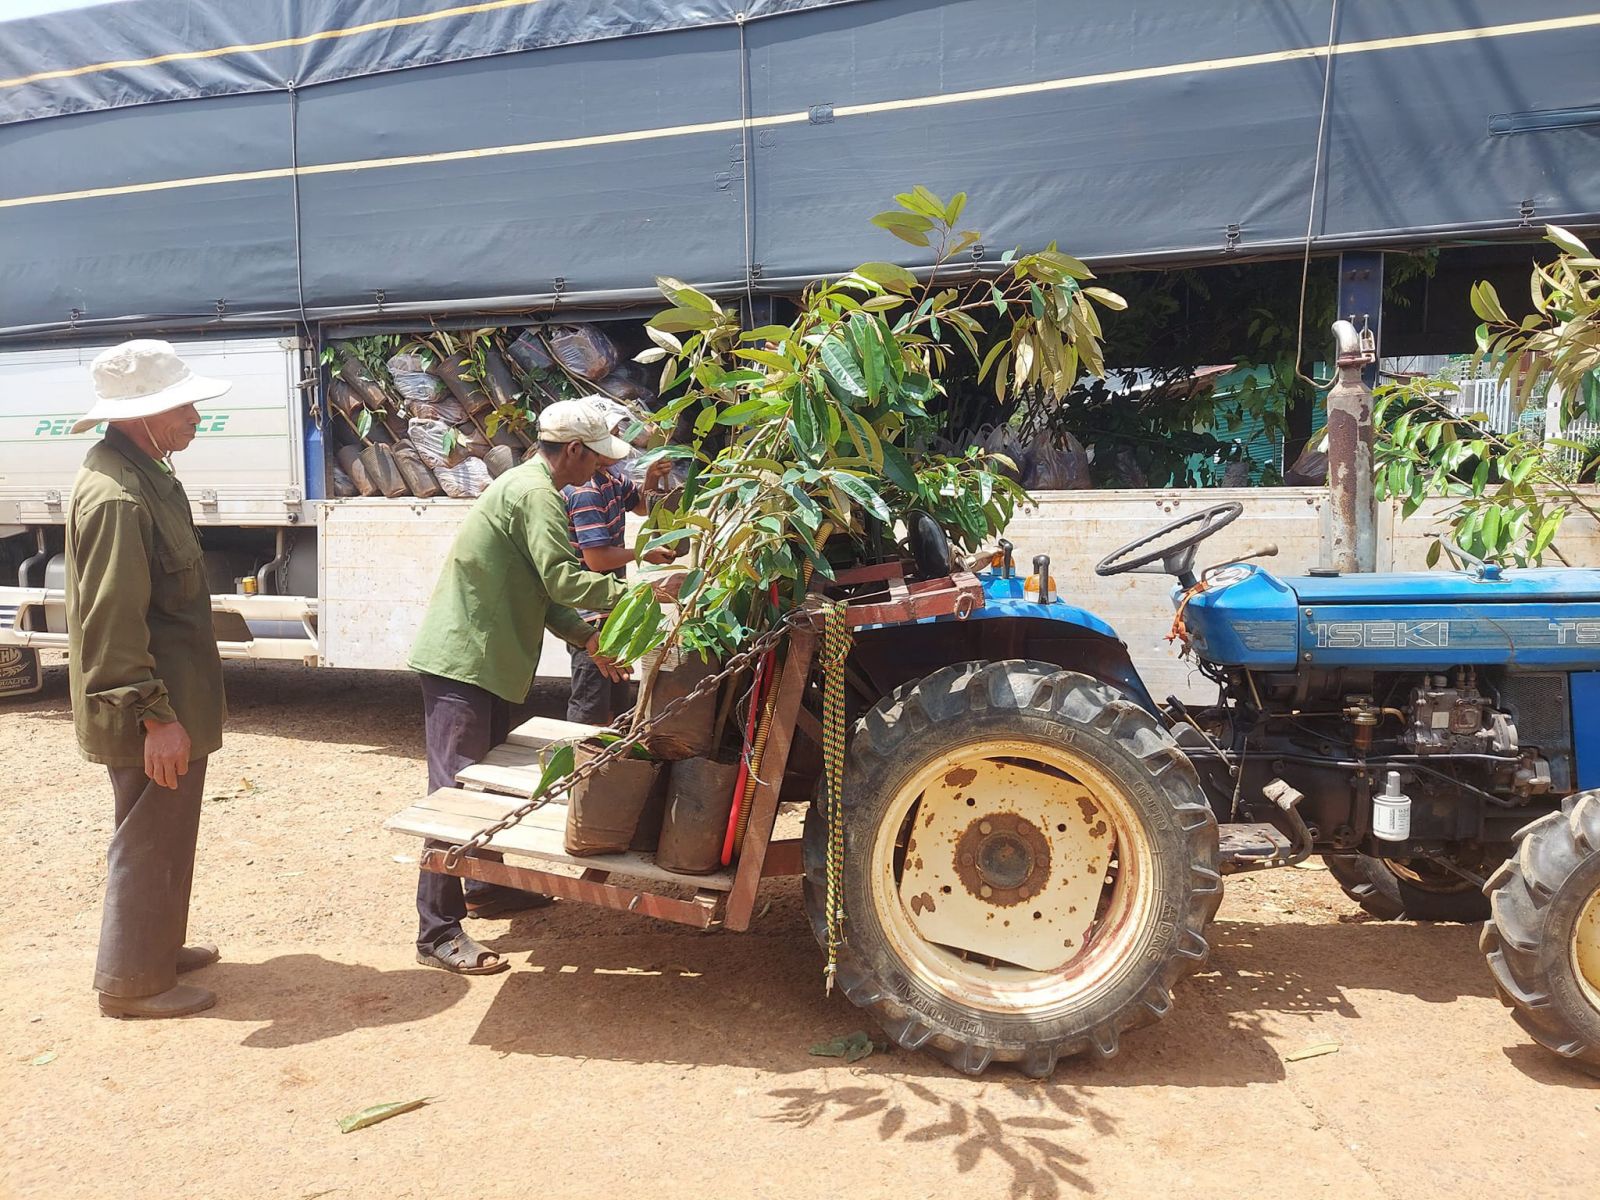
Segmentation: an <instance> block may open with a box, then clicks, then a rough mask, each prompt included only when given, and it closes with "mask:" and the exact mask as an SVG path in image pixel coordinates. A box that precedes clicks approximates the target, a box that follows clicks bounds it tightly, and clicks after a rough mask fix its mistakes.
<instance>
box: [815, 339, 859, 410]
mask: <svg viewBox="0 0 1600 1200" xmlns="http://www.w3.org/2000/svg"><path fill="white" fill-rule="evenodd" d="M819 354H820V356H821V358H822V365H823V367H824V368H825V369H826V370H827V373H828V378H829V379H831V380H832V381H833V382H834V383H836V384H838V385H839V387H840V388H842V389H843V390H844V391H845V392H847V393H849V394H850V395H851V396H854V397H856V398H857V399H865V398H866V395H867V385H866V380H865V379H864V378H863V376H862V372H861V364H860V363H858V362H856V360H855V357H854V356H853V355H852V354H851V353H850V349H849V347H848V346H847V345H846V344H845V342H844V339H843V338H841V337H839V335H838V334H836V333H830V334H829V335H828V336H827V337H826V338H824V339H823V342H822V346H821V348H820V350H819Z"/></svg>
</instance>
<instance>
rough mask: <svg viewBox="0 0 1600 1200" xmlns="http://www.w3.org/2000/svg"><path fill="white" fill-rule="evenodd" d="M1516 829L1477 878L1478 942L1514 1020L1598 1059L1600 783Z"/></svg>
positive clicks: (1541, 1038) (1576, 1053) (1556, 1046)
mask: <svg viewBox="0 0 1600 1200" xmlns="http://www.w3.org/2000/svg"><path fill="white" fill-rule="evenodd" d="M1517 838H1518V844H1517V852H1516V854H1514V855H1513V856H1512V857H1511V858H1509V859H1507V860H1506V861H1505V863H1503V864H1502V865H1501V867H1500V869H1499V870H1497V871H1496V872H1495V873H1494V874H1493V875H1491V876H1490V877H1489V882H1488V884H1487V885H1486V887H1485V888H1484V891H1485V892H1486V893H1487V894H1488V896H1489V920H1488V921H1487V922H1485V923H1484V926H1483V936H1482V939H1481V940H1480V942H1479V947H1480V948H1481V949H1482V950H1483V953H1484V955H1485V957H1486V958H1487V959H1488V960H1489V970H1490V971H1491V972H1493V974H1494V982H1495V987H1496V989H1497V990H1498V991H1499V993H1500V999H1501V1000H1503V1001H1504V1002H1505V1003H1506V1005H1507V1006H1508V1007H1509V1008H1510V1009H1511V1015H1512V1016H1513V1017H1515V1018H1516V1021H1517V1024H1519V1025H1521V1026H1522V1027H1523V1029H1525V1030H1527V1031H1528V1033H1530V1034H1532V1035H1533V1038H1534V1040H1535V1041H1537V1042H1538V1043H1539V1044H1540V1045H1542V1046H1545V1047H1546V1048H1547V1049H1550V1050H1554V1051H1555V1052H1556V1053H1557V1054H1559V1055H1561V1056H1562V1057H1564V1058H1572V1059H1577V1060H1579V1061H1580V1062H1584V1063H1588V1064H1589V1065H1590V1066H1595V1067H1600V792H1580V793H1579V794H1578V795H1576V796H1570V797H1568V798H1567V800H1566V801H1565V803H1564V804H1563V805H1562V810H1561V811H1560V812H1555V813H1550V814H1548V815H1546V816H1543V817H1540V818H1539V819H1538V820H1537V821H1535V822H1533V824H1531V825H1529V826H1528V827H1527V828H1525V829H1523V830H1522V832H1521V833H1519V834H1518V835H1517Z"/></svg>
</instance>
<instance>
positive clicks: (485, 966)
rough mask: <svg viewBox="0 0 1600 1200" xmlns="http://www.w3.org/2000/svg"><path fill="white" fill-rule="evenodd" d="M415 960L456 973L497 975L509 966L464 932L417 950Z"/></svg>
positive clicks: (507, 960)
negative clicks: (432, 945)
mask: <svg viewBox="0 0 1600 1200" xmlns="http://www.w3.org/2000/svg"><path fill="white" fill-rule="evenodd" d="M417 961H418V962H419V963H421V964H422V965H423V966H425V967H438V968H439V969H440V970H442V971H450V972H451V973H453V974H456V975H498V974H499V973H500V972H501V971H505V970H508V969H509V968H510V966H511V962H510V960H509V959H505V958H501V957H500V955H498V954H496V953H495V952H494V951H493V950H490V949H489V948H488V947H487V946H480V945H478V943H477V942H475V941H473V940H472V939H471V938H470V937H468V936H467V935H466V934H464V933H458V934H456V935H455V937H453V938H448V939H446V940H445V941H442V942H440V943H439V944H438V945H437V946H435V947H433V948H432V949H431V950H418V951H417Z"/></svg>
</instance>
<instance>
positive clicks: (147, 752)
mask: <svg viewBox="0 0 1600 1200" xmlns="http://www.w3.org/2000/svg"><path fill="white" fill-rule="evenodd" d="M144 773H145V774H146V775H147V776H149V778H150V780H151V781H152V782H153V783H154V784H155V785H156V786H157V787H164V788H174V789H176V788H177V786H178V777H179V776H180V775H187V774H188V773H189V731H188V730H186V729H185V728H184V727H183V723H182V722H181V721H151V720H146V721H145V723H144Z"/></svg>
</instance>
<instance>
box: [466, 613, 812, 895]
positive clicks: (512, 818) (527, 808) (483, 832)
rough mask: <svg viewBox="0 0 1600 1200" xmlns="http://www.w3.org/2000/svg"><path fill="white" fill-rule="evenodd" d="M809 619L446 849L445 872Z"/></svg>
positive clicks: (745, 653)
mask: <svg viewBox="0 0 1600 1200" xmlns="http://www.w3.org/2000/svg"><path fill="white" fill-rule="evenodd" d="M809 619H810V616H809V614H808V613H807V612H805V611H804V610H800V611H796V612H791V613H789V614H788V615H787V616H786V617H784V619H783V620H782V621H780V622H779V623H778V624H776V625H774V626H773V627H772V628H771V629H769V630H767V631H766V632H765V633H763V634H762V635H761V636H760V637H758V638H757V639H756V640H755V641H753V642H751V643H750V644H749V645H748V646H746V647H745V648H744V649H743V650H741V651H739V652H738V653H737V654H735V655H734V656H733V657H732V658H730V659H728V661H727V663H726V664H725V665H724V666H723V668H722V670H720V671H718V672H717V673H716V674H715V675H707V676H706V677H705V678H704V679H702V680H701V681H700V682H699V683H697V684H696V685H695V686H694V688H693V689H692V690H690V691H689V692H687V693H686V694H684V695H682V696H680V697H678V699H676V700H674V701H672V702H671V703H670V704H667V705H666V706H664V707H663V708H662V709H661V711H660V712H658V713H656V715H655V716H653V717H651V718H650V719H649V720H648V721H646V722H645V723H644V724H643V725H640V726H639V727H638V728H637V729H635V730H634V731H633V732H632V733H631V734H629V735H628V736H627V737H624V738H620V739H619V740H617V741H615V742H613V743H612V744H611V745H609V746H607V747H606V748H605V749H604V750H602V751H601V752H600V753H599V754H597V755H595V756H594V757H593V758H591V759H590V760H589V761H588V762H586V763H584V764H583V766H581V767H579V768H577V769H576V770H575V771H573V772H571V773H570V774H567V775H563V776H561V777H560V778H559V779H553V780H551V781H550V782H549V784H547V785H546V786H545V787H542V788H540V789H539V790H538V791H536V792H534V794H533V795H532V796H529V797H528V800H527V802H526V803H525V804H522V805H520V806H519V807H517V808H515V809H512V810H511V811H510V812H508V813H507V814H506V815H505V816H503V817H501V818H500V819H499V820H498V821H496V822H495V823H494V824H493V825H486V826H484V827H483V828H482V829H480V830H478V832H477V833H475V834H473V835H472V836H471V837H470V838H468V839H467V840H466V841H464V842H462V843H461V844H460V845H459V846H452V847H450V850H449V852H448V853H446V854H445V856H444V868H445V870H447V871H453V870H455V868H456V866H457V865H458V864H459V863H460V862H461V859H462V858H463V857H465V856H469V855H471V854H472V852H473V851H474V850H481V849H483V848H484V847H485V846H487V845H488V844H489V842H490V841H492V840H493V839H494V836H495V835H496V834H498V833H504V832H505V831H506V830H507V829H510V828H511V827H512V826H513V825H515V824H517V823H518V822H519V821H521V820H522V819H523V818H524V817H526V816H527V815H528V814H529V813H531V812H534V811H535V810H537V809H540V808H543V807H544V806H545V805H546V804H549V803H550V801H551V800H552V799H553V798H554V797H555V796H556V795H557V794H558V793H560V792H563V791H570V790H571V789H572V788H574V787H576V786H577V785H578V784H579V783H581V782H582V781H583V780H585V779H587V778H589V776H591V775H593V774H594V773H595V772H596V771H598V770H599V769H600V768H601V767H604V766H606V765H607V764H608V763H611V762H614V761H615V760H616V759H618V758H620V757H622V755H624V754H626V753H627V752H628V751H629V750H631V749H633V747H635V746H637V745H638V744H639V743H640V742H642V741H643V740H644V739H645V738H646V737H647V736H649V733H650V731H651V730H652V729H654V728H655V726H656V725H658V724H659V723H661V722H662V721H664V720H666V719H667V718H668V717H669V716H671V715H672V714H673V713H675V712H677V711H678V710H679V709H680V708H683V707H685V706H686V705H688V704H691V703H692V702H694V701H695V700H698V699H699V698H700V697H701V696H703V695H705V694H706V693H707V692H708V691H710V690H711V689H713V688H716V687H720V686H721V684H722V682H723V681H724V680H726V679H728V678H730V677H731V676H733V675H736V674H738V672H740V671H742V670H743V669H744V668H745V667H746V666H747V665H748V664H749V663H751V662H752V661H753V660H755V659H756V658H758V657H759V656H761V655H763V654H765V653H766V652H767V651H768V650H771V649H774V648H775V647H776V646H777V645H778V643H779V642H781V641H782V640H783V639H784V637H785V636H786V635H787V634H788V632H789V630H790V628H791V627H793V626H795V625H799V624H802V623H805V622H806V621H808V620H809ZM541 761H542V759H541Z"/></svg>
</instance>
